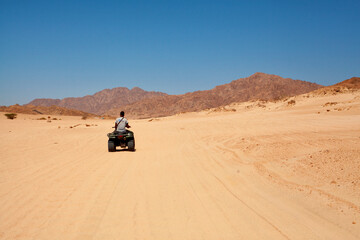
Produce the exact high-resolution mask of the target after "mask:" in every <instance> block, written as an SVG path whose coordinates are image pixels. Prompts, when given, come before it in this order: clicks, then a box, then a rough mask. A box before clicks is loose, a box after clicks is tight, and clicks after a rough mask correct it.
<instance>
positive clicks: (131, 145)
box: [128, 139, 135, 151]
mask: <svg viewBox="0 0 360 240" xmlns="http://www.w3.org/2000/svg"><path fill="white" fill-rule="evenodd" d="M128 149H129V151H134V150H135V139H134V140H130V141H129V142H128Z"/></svg>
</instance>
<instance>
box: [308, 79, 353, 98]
mask: <svg viewBox="0 0 360 240" xmlns="http://www.w3.org/2000/svg"><path fill="white" fill-rule="evenodd" d="M359 89H360V78H359V77H352V78H350V79H347V80H344V81H342V82H339V83H336V84H334V85H331V86H327V87H323V88H320V89H317V90H315V91H314V92H313V94H315V95H327V94H338V93H344V92H349V91H350V92H351V91H359Z"/></svg>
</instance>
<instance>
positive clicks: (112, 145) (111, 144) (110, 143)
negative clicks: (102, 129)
mask: <svg viewBox="0 0 360 240" xmlns="http://www.w3.org/2000/svg"><path fill="white" fill-rule="evenodd" d="M108 150H109V152H115V150H116V148H115V143H114V142H113V141H110V140H109V141H108Z"/></svg>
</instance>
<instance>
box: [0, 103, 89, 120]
mask: <svg viewBox="0 0 360 240" xmlns="http://www.w3.org/2000/svg"><path fill="white" fill-rule="evenodd" d="M0 112H9V113H24V114H44V115H66V116H86V117H91V116H95V115H94V114H91V113H86V112H82V111H79V110H72V109H67V108H63V107H59V106H49V107H47V106H34V105H30V104H27V105H22V106H21V105H18V104H15V105H11V106H8V107H6V106H0Z"/></svg>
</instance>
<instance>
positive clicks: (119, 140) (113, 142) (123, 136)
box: [107, 131, 135, 152]
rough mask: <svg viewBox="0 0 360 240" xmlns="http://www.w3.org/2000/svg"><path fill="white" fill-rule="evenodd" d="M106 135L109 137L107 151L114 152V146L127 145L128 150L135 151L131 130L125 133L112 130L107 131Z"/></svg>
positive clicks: (122, 146)
mask: <svg viewBox="0 0 360 240" xmlns="http://www.w3.org/2000/svg"><path fill="white" fill-rule="evenodd" d="M107 136H108V138H109V141H108V150H109V152H115V151H116V146H120V147H121V148H126V147H127V148H128V150H129V151H135V137H134V133H133V132H131V131H127V132H126V133H121V132H118V131H114V132H111V133H108V134H107Z"/></svg>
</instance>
